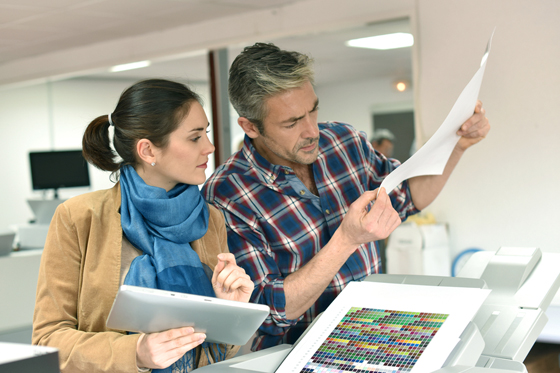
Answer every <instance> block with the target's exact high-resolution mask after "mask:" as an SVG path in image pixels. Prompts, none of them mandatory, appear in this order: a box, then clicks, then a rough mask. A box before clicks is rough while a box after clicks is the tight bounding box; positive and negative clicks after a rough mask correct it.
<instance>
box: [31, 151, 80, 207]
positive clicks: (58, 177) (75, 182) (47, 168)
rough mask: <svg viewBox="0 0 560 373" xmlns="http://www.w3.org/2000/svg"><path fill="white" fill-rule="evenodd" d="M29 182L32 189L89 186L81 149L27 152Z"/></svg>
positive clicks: (56, 193) (55, 190) (56, 194)
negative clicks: (29, 169) (29, 173)
mask: <svg viewBox="0 0 560 373" xmlns="http://www.w3.org/2000/svg"><path fill="white" fill-rule="evenodd" d="M29 165H30V168H31V183H32V185H33V189H34V190H44V189H54V193H55V198H58V189H59V188H72V187H84V186H90V181H89V170H88V164H87V162H86V160H85V159H84V157H83V155H82V150H56V151H35V152H29Z"/></svg>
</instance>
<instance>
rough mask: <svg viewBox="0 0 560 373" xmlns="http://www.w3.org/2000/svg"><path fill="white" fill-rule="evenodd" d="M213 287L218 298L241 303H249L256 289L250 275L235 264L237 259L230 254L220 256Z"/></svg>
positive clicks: (215, 269) (213, 278)
mask: <svg viewBox="0 0 560 373" xmlns="http://www.w3.org/2000/svg"><path fill="white" fill-rule="evenodd" d="M212 286H213V287H214V292H215V293H216V297H217V298H221V299H228V300H236V301H239V302H248V301H249V298H250V297H251V293H252V292H253V288H254V284H253V281H251V278H249V275H247V274H246V273H245V270H244V269H243V268H241V267H239V266H238V265H237V264H236V263H235V257H234V256H233V254H230V253H227V254H226V253H222V254H219V255H218V264H217V265H216V268H214V274H213V275H212Z"/></svg>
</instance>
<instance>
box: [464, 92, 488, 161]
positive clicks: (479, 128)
mask: <svg viewBox="0 0 560 373" xmlns="http://www.w3.org/2000/svg"><path fill="white" fill-rule="evenodd" d="M485 114H486V110H484V109H483V108H482V102H480V100H479V101H477V103H476V107H475V108H474V114H473V115H472V116H471V117H470V118H469V119H467V121H466V122H465V123H463V124H462V125H461V128H460V129H459V131H457V135H459V136H461V138H460V139H459V141H458V142H457V147H458V148H459V149H460V150H462V151H465V150H467V149H468V148H470V147H471V146H473V145H474V144H476V143H477V142H479V141H480V140H482V139H483V138H485V137H486V135H487V134H488V131H490V123H489V122H488V118H486V117H485V116H484V115H485Z"/></svg>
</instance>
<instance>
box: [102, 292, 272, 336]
mask: <svg viewBox="0 0 560 373" xmlns="http://www.w3.org/2000/svg"><path fill="white" fill-rule="evenodd" d="M269 312H270V309H269V308H268V306H265V305H263V304H254V303H244V302H236V301H231V300H224V299H218V298H211V297H204V296H200V295H193V294H184V293H178V292H173V291H166V290H159V289H150V288H143V287H138V286H130V285H122V286H121V287H120V288H119V291H118V293H117V297H116V298H115V301H114V302H113V307H112V308H111V312H110V313H109V317H108V318H107V327H108V328H111V329H116V330H126V331H131V332H142V333H155V332H161V331H164V330H168V329H174V328H179V327H183V326H192V327H193V328H194V330H195V331H196V332H202V333H205V334H206V341H207V342H214V343H227V344H233V345H238V346H241V345H244V344H245V343H247V342H248V341H249V339H250V338H251V336H252V335H253V334H254V333H255V331H256V330H257V329H258V327H259V326H260V325H261V324H262V322H263V321H264V319H265V318H266V317H267V316H268V314H269Z"/></svg>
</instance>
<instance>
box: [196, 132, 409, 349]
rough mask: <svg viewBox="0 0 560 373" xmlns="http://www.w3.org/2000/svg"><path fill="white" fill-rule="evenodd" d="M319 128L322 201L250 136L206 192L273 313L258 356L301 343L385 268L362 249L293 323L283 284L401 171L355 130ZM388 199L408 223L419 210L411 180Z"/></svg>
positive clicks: (256, 298)
mask: <svg viewBox="0 0 560 373" xmlns="http://www.w3.org/2000/svg"><path fill="white" fill-rule="evenodd" d="M319 129H320V132H321V137H320V140H319V155H318V158H317V160H316V161H315V162H314V163H313V174H314V177H315V183H316V185H317V189H318V191H319V196H316V195H314V194H312V193H311V192H309V190H307V188H306V187H305V186H304V184H303V183H302V182H301V181H300V180H299V179H298V178H297V177H296V175H295V173H294V171H293V170H292V169H291V168H290V167H286V166H279V165H274V164H271V163H270V162H268V161H267V160H266V159H264V158H263V157H262V156H261V155H260V154H259V153H257V152H256V150H255V148H254V147H253V146H252V144H251V141H250V139H249V138H248V137H247V136H245V142H244V145H243V149H242V150H241V151H239V152H237V153H235V154H234V155H232V156H231V157H230V158H229V159H228V160H227V161H226V163H224V164H223V165H221V166H220V167H219V168H218V169H217V170H216V171H215V172H214V174H213V175H212V176H211V177H210V178H209V179H208V180H207V182H206V183H205V185H204V187H203V188H202V193H203V195H204V196H205V198H206V200H207V201H208V202H209V203H211V204H213V205H214V206H216V207H217V208H219V209H221V210H222V211H223V213H224V215H225V220H226V225H227V229H228V245H229V249H230V251H231V252H232V253H234V254H235V257H236V260H237V264H238V265H239V266H241V267H243V268H244V269H245V271H246V272H247V274H248V275H249V276H250V277H251V279H252V280H253V282H254V283H255V289H254V291H253V294H252V297H251V301H252V302H255V303H263V304H266V305H268V306H269V307H270V315H269V316H268V318H267V319H266V320H265V322H264V323H263V324H262V326H261V327H260V328H259V330H258V336H257V338H256V339H255V341H254V343H253V350H258V349H263V348H268V347H272V346H275V345H277V344H280V343H294V342H295V341H296V340H297V338H298V337H299V336H300V335H301V333H302V332H303V331H304V330H305V328H306V327H307V326H308V325H309V324H310V323H311V322H312V321H313V319H314V318H315V317H316V316H317V315H318V314H319V313H321V312H323V311H324V310H325V309H326V308H327V307H328V306H329V304H330V303H331V302H332V301H333V300H334V298H335V297H336V296H337V295H338V294H339V293H340V292H341V291H342V289H343V288H344V287H345V286H346V284H348V283H349V282H350V281H360V280H362V279H363V278H364V277H366V276H368V275H370V274H372V273H378V272H379V270H380V263H379V255H378V248H377V243H375V242H369V243H366V244H363V245H361V246H360V247H359V248H358V249H357V250H356V251H355V252H354V253H353V254H352V255H351V256H350V257H349V258H348V260H347V261H346V263H345V264H344V265H343V266H342V268H340V270H339V271H338V273H337V274H336V275H335V277H334V278H333V279H332V281H331V282H330V284H329V285H328V286H327V288H326V289H325V291H324V292H323V294H322V295H321V296H320V297H319V298H318V299H317V301H316V302H315V304H314V305H313V306H311V308H309V309H308V310H307V311H306V312H305V314H304V315H302V316H301V317H300V318H298V319H295V320H289V319H286V313H285V309H284V308H285V305H286V300H285V297H284V278H285V277H286V276H288V275H289V274H290V273H293V272H295V271H297V270H298V269H299V268H301V267H302V266H304V265H305V264H306V263H307V262H309V260H311V258H313V256H314V255H315V254H317V252H318V251H319V250H321V248H322V247H323V246H325V245H326V244H327V243H328V242H329V240H330V238H331V237H332V235H333V233H334V232H335V231H336V229H337V228H338V226H339V225H340V223H341V221H342V219H343V218H344V215H345V214H346V212H347V211H348V207H349V206H350V204H352V202H354V201H355V200H356V199H357V198H358V197H359V196H360V195H361V194H362V193H364V192H365V191H366V190H374V189H376V188H377V187H379V185H380V184H381V181H382V180H383V178H384V177H385V176H387V175H388V174H389V173H390V172H391V171H392V170H394V169H395V168H396V167H397V166H398V165H399V162H398V161H396V160H394V159H389V160H388V159H386V158H385V157H384V156H382V155H381V154H380V153H377V152H376V151H375V150H374V149H373V147H372V146H371V144H370V142H369V141H368V140H367V138H366V135H365V133H363V132H358V131H356V130H355V129H354V128H353V127H351V126H350V125H347V124H343V123H330V122H328V123H319ZM389 196H390V198H391V201H392V204H393V207H394V208H395V210H396V211H397V212H398V213H399V214H400V217H401V219H403V220H404V219H406V217H407V216H408V215H411V214H414V213H417V212H418V210H416V208H415V207H414V205H413V203H412V200H411V196H410V191H409V189H408V184H407V182H406V181H405V182H403V183H402V184H401V185H399V186H398V187H397V188H395V189H394V190H393V191H392V192H391V193H390V194H389Z"/></svg>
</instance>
